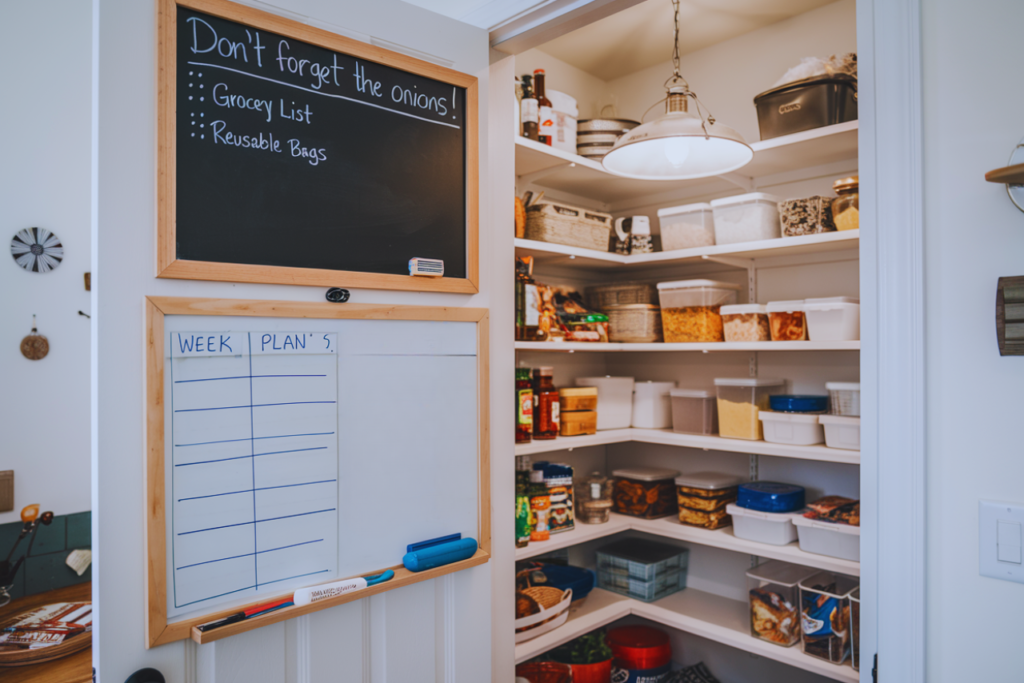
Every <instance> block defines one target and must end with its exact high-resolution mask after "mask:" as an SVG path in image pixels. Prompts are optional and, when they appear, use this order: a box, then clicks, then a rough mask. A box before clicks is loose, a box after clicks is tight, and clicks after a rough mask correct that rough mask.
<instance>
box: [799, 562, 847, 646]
mask: <svg viewBox="0 0 1024 683" xmlns="http://www.w3.org/2000/svg"><path fill="white" fill-rule="evenodd" d="M857 586H858V584H857V579H855V578H853V577H852V576H845V575H843V574H833V573H832V572H818V573H817V574H812V575H811V576H808V577H805V578H803V579H801V580H800V630H801V631H802V632H803V638H802V640H803V648H804V654H808V655H811V656H812V657H819V658H821V659H824V660H826V661H829V662H832V663H833V664H842V663H843V662H844V661H846V657H847V656H848V655H849V654H850V641H851V635H852V634H851V628H850V621H851V619H850V593H852V592H853V590H854V589H855V588H857Z"/></svg>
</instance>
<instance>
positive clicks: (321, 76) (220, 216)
mask: <svg viewBox="0 0 1024 683" xmlns="http://www.w3.org/2000/svg"><path fill="white" fill-rule="evenodd" d="M161 63H162V68H161V79H162V82H161V96H162V107H163V108H162V111H161V121H160V124H161V134H160V140H161V149H160V152H161V177H160V181H161V182H160V189H161V197H160V205H161V215H160V226H159V230H160V232H161V235H160V239H159V242H158V246H159V251H160V254H159V260H160V264H159V266H160V268H159V270H160V272H159V275H160V276H161V277H184V278H189V279H215V280H231V281H245V282H273V283H287V284H317V285H342V286H344V285H348V286H353V287H358V286H365V287H374V288H388V289H411V290H429V291H463V292H475V291H477V282H476V280H477V273H476V271H477V253H476V252H477V245H476V231H477V216H476V210H477V208H476V207H477V198H476V193H477V173H478V169H477V159H476V157H477V148H476V115H477V112H476V79H475V78H473V77H471V76H467V75H466V74H462V73H459V72H456V71H453V70H450V69H445V68H442V67H439V66H437V65H434V64H430V63H428V62H423V61H421V60H417V59H413V58H411V57H408V56H405V55H401V54H398V53H394V52H391V51H388V50H384V49H381V48H376V47H374V46H371V45H367V44H364V43H360V42H358V41H354V40H350V39H348V38H344V37H341V36H338V35H336V34H332V33H329V32H326V31H322V30H320V29H315V28H313V27H309V26H305V25H302V24H299V23H297V22H293V21H290V20H286V19H283V18H281V17H276V16H274V15H271V14H268V13H265V12H260V11H258V10H253V9H251V8H247V7H243V6H240V5H236V4H234V3H230V2H226V1H225V0H177V1H175V0H162V2H161ZM415 257H419V258H428V259H440V260H442V261H444V269H445V273H444V278H442V279H439V280H432V279H426V278H412V277H410V276H409V274H408V273H409V260H410V259H412V258H415Z"/></svg>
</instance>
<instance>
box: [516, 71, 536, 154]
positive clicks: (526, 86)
mask: <svg viewBox="0 0 1024 683" xmlns="http://www.w3.org/2000/svg"><path fill="white" fill-rule="evenodd" d="M519 118H520V119H521V120H522V123H523V133H522V135H523V137H524V138H530V139H531V140H537V139H538V137H539V135H538V133H539V131H540V109H539V103H538V102H537V96H536V95H534V93H533V76H531V75H529V74H524V75H523V99H522V100H520V101H519Z"/></svg>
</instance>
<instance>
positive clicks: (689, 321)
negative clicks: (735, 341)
mask: <svg viewBox="0 0 1024 683" xmlns="http://www.w3.org/2000/svg"><path fill="white" fill-rule="evenodd" d="M739 289H740V286H739V285H734V284H732V283H731V282H718V281H716V280H681V281H677V282H659V283H658V299H659V300H660V301H661V327H662V331H663V332H664V337H665V341H666V342H668V343H674V342H720V341H725V333H724V330H723V328H722V316H721V313H720V309H721V307H722V306H729V305H732V304H735V303H736V292H737V291H738V290H739Z"/></svg>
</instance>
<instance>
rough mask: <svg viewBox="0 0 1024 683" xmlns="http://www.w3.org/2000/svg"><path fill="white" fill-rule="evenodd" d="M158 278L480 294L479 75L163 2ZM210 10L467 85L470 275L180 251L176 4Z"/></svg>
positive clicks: (224, 1) (217, 2) (239, 14)
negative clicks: (289, 263) (219, 259)
mask: <svg viewBox="0 0 1024 683" xmlns="http://www.w3.org/2000/svg"><path fill="white" fill-rule="evenodd" d="M157 3H158V14H159V17H158V29H157V31H158V45H159V47H158V70H159V78H158V80H159V84H158V103H157V277H160V278H171V279H183V280H216V281H222V282H257V283H263V284H283V285H308V286H321V287H338V286H342V287H352V288H364V289H392V290H405V291H414V292H448V293H456V294H475V293H477V292H479V291H480V260H479V259H480V242H479V239H480V238H479V207H480V198H479V195H480V180H479V174H480V165H479V139H478V138H479V126H478V105H477V96H478V92H477V91H478V86H477V79H476V77H475V76H470V75H468V74H465V73H461V72H459V71H455V70H454V69H448V68H445V67H443V66H439V65H437V64H432V63H430V62H426V61H423V60H421V59H416V58H415V57H410V56H408V55H403V54H400V53H398V52H393V51H391V50H385V49H384V48H381V47H377V46H374V45H369V44H367V43H362V42H359V41H357V40H353V39H351V38H346V37H344V36H340V35H338V34H336V33H331V32H329V31H325V30H323V29H319V28H316V27H313V26H307V25H305V24H302V23H300V22H297V21H293V20H291V19H285V18H284V17H279V16H276V15H274V14H270V13H268V12H263V11H260V10H257V9H253V8H251V7H246V6H244V5H239V4H237V3H234V2H230V1H229V0H157ZM179 6H180V7H185V8H187V9H192V10H196V11H197V12H205V13H206V14H211V15H213V16H216V17H220V18H222V19H226V20H228V21H233V22H236V23H239V24H244V25H246V26H251V27H253V28H258V29H261V30H264V31H269V32H272V33H277V34H280V35H284V36H288V37H290V38H294V39H295V40H300V41H303V42H306V43H310V44H313V45H317V46H319V47H323V48H326V49H328V50H334V51H336V52H342V53H345V54H347V55H351V56H354V57H359V58H360V59H366V60H368V61H372V62H377V63H379V64H384V65H386V66H390V67H394V68H396V69H401V70H402V71H406V72H408V73H413V74H417V75H419V76H423V77H426V78H432V79H434V80H437V81H441V82H443V83H448V84H450V85H455V86H458V87H461V88H465V89H466V115H465V126H466V198H465V199H466V277H465V278H450V277H441V278H427V277H411V276H408V275H392V274H385V273H368V272H358V271H346V270H326V269H320V268H293V267H283V266H264V265H250V264H240V263H216V262H210V261H189V260H184V259H179V258H177V254H176V244H177V240H176V225H177V224H176V216H175V198H176V184H175V178H176V140H177V138H176V134H177V130H176V123H175V118H176V117H175V113H176V110H177V109H176V107H177V66H176V64H177V62H176V58H177V47H176V46H177V32H178V17H177V8H178V7H179Z"/></svg>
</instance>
